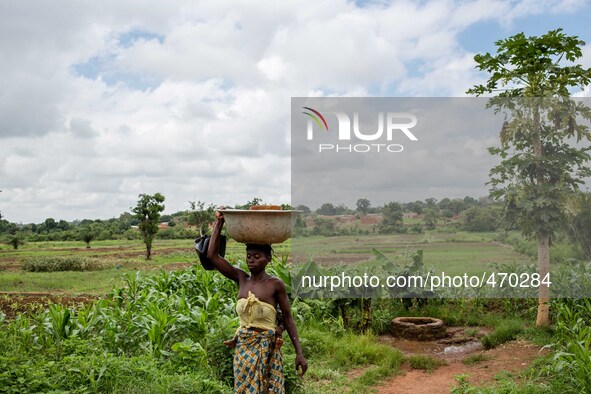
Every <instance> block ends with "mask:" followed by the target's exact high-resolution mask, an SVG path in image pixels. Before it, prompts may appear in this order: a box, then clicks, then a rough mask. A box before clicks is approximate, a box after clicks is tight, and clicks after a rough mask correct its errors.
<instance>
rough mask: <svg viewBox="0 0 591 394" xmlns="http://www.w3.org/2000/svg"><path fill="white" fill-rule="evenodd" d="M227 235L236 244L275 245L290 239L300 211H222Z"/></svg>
mask: <svg viewBox="0 0 591 394" xmlns="http://www.w3.org/2000/svg"><path fill="white" fill-rule="evenodd" d="M220 212H222V213H223V214H224V219H225V222H226V228H227V230H228V234H229V235H230V237H232V238H233V239H234V240H235V241H236V242H242V243H254V244H276V243H281V242H285V241H286V240H287V239H288V238H290V237H291V228H292V227H293V225H294V224H295V220H296V218H297V214H298V213H301V212H302V211H295V210H291V211H279V210H271V209H269V210H245V209H224V210H221V211H220Z"/></svg>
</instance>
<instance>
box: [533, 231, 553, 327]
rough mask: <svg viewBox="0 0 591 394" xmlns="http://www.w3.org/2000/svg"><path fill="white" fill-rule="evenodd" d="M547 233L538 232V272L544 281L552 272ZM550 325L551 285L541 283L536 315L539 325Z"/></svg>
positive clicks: (537, 324)
mask: <svg viewBox="0 0 591 394" xmlns="http://www.w3.org/2000/svg"><path fill="white" fill-rule="evenodd" d="M549 239H550V237H549V236H548V234H547V233H545V232H543V231H540V232H539V233H538V273H539V274H540V280H541V281H544V278H546V275H548V273H549V272H550V245H549ZM549 325H550V287H549V286H547V285H545V284H543V283H540V287H539V288H538V316H537V317H536V326H537V327H548V326H549Z"/></svg>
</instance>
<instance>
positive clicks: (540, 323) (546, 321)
mask: <svg viewBox="0 0 591 394" xmlns="http://www.w3.org/2000/svg"><path fill="white" fill-rule="evenodd" d="M534 100H536V99H535V98H534ZM538 104H539V103H537V102H536V103H535V106H534V113H533V116H534V119H533V120H534V125H533V126H534V155H535V156H536V158H537V159H540V160H541V159H542V158H543V157H544V151H543V149H542V129H541V122H540V109H539V106H538ZM541 165H542V164H541V162H538V163H537V164H536V183H537V186H538V187H539V188H541V187H543V185H544V183H546V182H545V180H544V175H543V172H542V168H541ZM549 272H550V235H549V234H548V232H547V231H545V230H544V229H543V228H542V229H540V230H538V274H539V275H540V281H544V278H545V277H546V275H547V274H548V273H549ZM549 325H550V287H548V286H547V285H544V284H542V283H540V287H539V288H538V315H537V317H536V326H537V327H548V326H549Z"/></svg>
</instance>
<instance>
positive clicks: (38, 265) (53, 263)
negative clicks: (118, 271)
mask: <svg viewBox="0 0 591 394" xmlns="http://www.w3.org/2000/svg"><path fill="white" fill-rule="evenodd" d="M115 265H117V262H115V261H112V260H105V259H97V258H89V257H58V256H52V257H45V256H44V257H31V258H28V259H26V260H25V262H24V263H23V271H29V272H56V271H93V270H100V269H106V268H110V267H114V266H115Z"/></svg>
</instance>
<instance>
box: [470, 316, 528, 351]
mask: <svg viewBox="0 0 591 394" xmlns="http://www.w3.org/2000/svg"><path fill="white" fill-rule="evenodd" d="M523 329H524V328H523V324H522V323H520V322H506V323H503V324H501V325H499V326H498V327H497V328H496V329H495V330H494V331H493V332H491V333H490V334H488V335H486V336H484V337H483V338H482V339H481V340H480V342H482V346H484V348H485V349H493V348H495V347H497V346H499V345H501V344H503V343H505V342H509V341H512V340H513V339H515V338H517V335H519V334H521V333H522V332H523Z"/></svg>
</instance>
